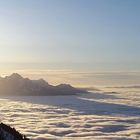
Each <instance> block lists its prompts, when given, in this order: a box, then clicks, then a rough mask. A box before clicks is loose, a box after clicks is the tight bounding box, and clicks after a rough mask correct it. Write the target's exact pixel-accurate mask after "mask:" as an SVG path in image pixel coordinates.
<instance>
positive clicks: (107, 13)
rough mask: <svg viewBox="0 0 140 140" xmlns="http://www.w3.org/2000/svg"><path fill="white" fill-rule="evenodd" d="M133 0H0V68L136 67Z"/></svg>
mask: <svg viewBox="0 0 140 140" xmlns="http://www.w3.org/2000/svg"><path fill="white" fill-rule="evenodd" d="M139 7H140V1H139V0H12V1H11V0H4V1H0V64H1V66H0V68H1V69H2V68H3V67H5V68H9V67H12V68H13V69H24V68H30V69H34V68H37V69H42V68H43V69H71V70H79V71H80V70H84V71H140V46H139V45H140V39H139V38H140V8H139Z"/></svg>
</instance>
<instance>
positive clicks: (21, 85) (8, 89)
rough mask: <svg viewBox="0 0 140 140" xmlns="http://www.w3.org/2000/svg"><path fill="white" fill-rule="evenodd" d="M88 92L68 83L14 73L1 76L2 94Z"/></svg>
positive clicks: (39, 94)
mask: <svg viewBox="0 0 140 140" xmlns="http://www.w3.org/2000/svg"><path fill="white" fill-rule="evenodd" d="M83 92H86V91H84V90H80V89H77V88H74V87H72V86H71V85H67V84H60V85H58V86H52V85H49V84H48V83H47V82H46V81H45V80H43V79H39V80H30V79H28V78H23V77H22V76H21V75H19V74H17V73H13V74H12V75H10V76H6V77H5V78H0V95H15V96H16V95H26V96H27V95H30V96H31V95H32V96H45V95H73V94H76V93H83Z"/></svg>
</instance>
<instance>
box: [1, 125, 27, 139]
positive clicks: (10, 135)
mask: <svg viewBox="0 0 140 140" xmlns="http://www.w3.org/2000/svg"><path fill="white" fill-rule="evenodd" d="M0 140H29V139H28V138H26V137H25V136H24V135H22V134H20V133H19V132H18V131H17V130H16V129H15V128H11V127H10V126H8V125H6V124H3V123H0Z"/></svg>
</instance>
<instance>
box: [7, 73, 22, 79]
mask: <svg viewBox="0 0 140 140" xmlns="http://www.w3.org/2000/svg"><path fill="white" fill-rule="evenodd" d="M7 77H8V78H11V79H22V78H23V77H22V76H21V75H19V74H18V73H13V74H11V75H10V76H7Z"/></svg>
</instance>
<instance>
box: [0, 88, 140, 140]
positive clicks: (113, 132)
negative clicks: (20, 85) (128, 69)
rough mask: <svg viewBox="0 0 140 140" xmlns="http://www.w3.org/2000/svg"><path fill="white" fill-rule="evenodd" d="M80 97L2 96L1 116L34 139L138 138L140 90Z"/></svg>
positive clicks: (117, 139)
mask: <svg viewBox="0 0 140 140" xmlns="http://www.w3.org/2000/svg"><path fill="white" fill-rule="evenodd" d="M108 90H110V91H117V92H102V91H94V92H93V93H91V94H88V95H87V94H83V95H80V94H79V95H77V96H46V97H32V96H28V97H0V113H1V115H0V119H1V121H2V122H4V123H6V124H8V125H11V126H12V127H15V128H16V129H17V130H18V131H20V132H21V133H23V134H25V135H27V137H29V138H31V140H48V139H54V140H57V139H58V140H59V139H71V140H73V139H79V140H86V139H88V140H90V139H91V140H99V139H100V140H138V139H140V96H139V95H140V89H138V88H136V89H135V88H134V89H130V88H129V89H126V88H123V89H121V88H115V87H113V88H111V89H110V88H109V89H108Z"/></svg>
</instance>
